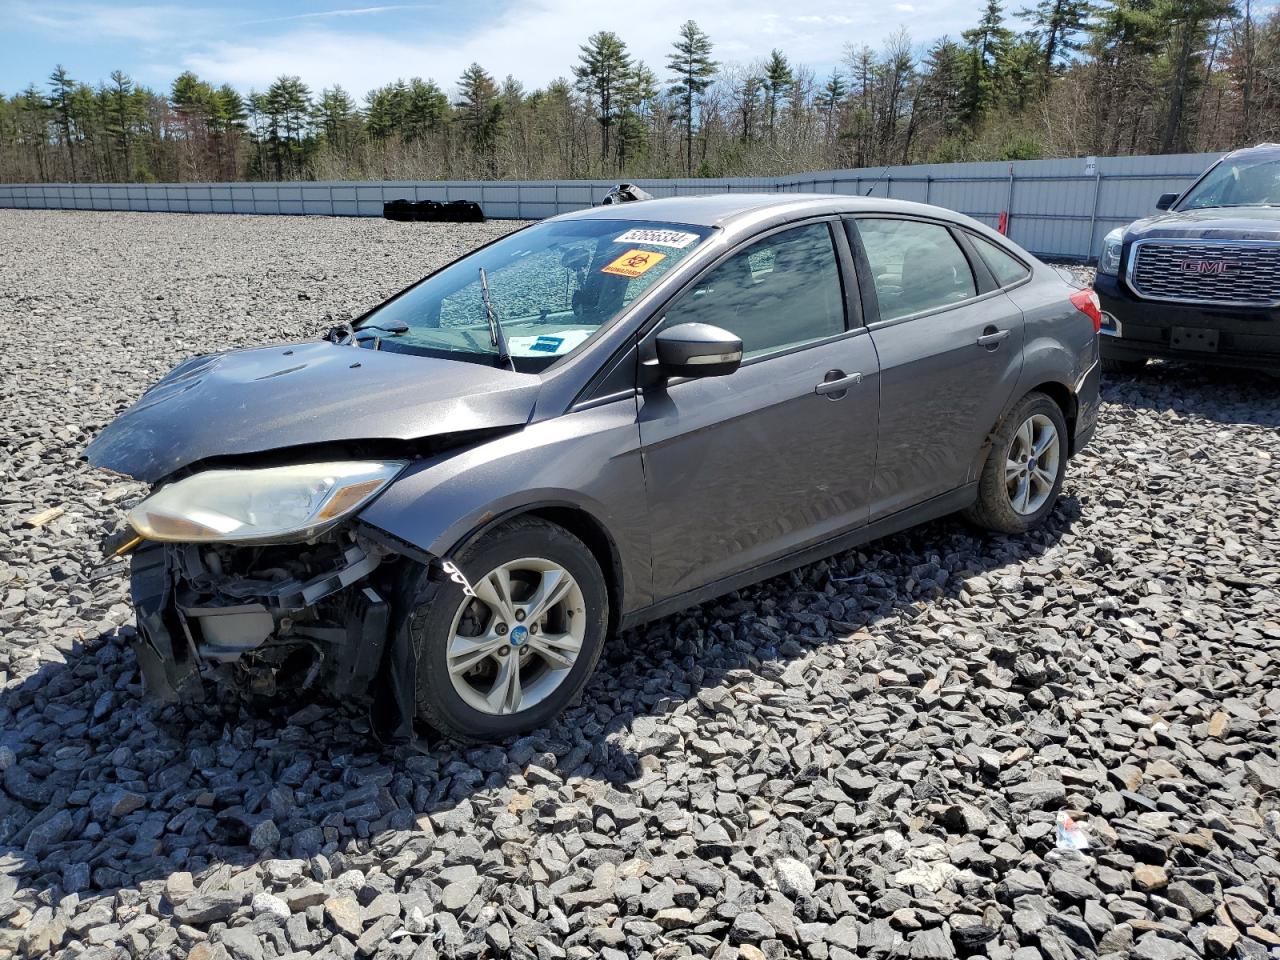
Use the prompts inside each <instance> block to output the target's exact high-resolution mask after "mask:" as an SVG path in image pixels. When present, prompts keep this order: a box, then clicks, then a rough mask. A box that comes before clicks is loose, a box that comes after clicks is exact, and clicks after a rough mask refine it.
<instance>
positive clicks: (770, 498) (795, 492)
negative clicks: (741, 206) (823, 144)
mask: <svg viewBox="0 0 1280 960" xmlns="http://www.w3.org/2000/svg"><path fill="white" fill-rule="evenodd" d="M842 261H843V265H842ZM851 271H852V258H851V256H850V254H849V250H848V247H847V243H846V240H845V238H844V237H843V235H842V234H841V233H840V231H839V224H838V221H817V222H810V223H806V224H802V225H799V226H791V227H787V228H783V229H779V230H776V231H774V232H772V233H770V234H767V235H765V236H763V237H760V238H755V239H753V240H752V241H751V242H749V244H748V245H746V246H745V247H744V248H741V249H739V250H738V251H736V252H734V253H732V254H730V255H729V256H727V257H726V258H724V259H722V260H721V261H720V262H719V263H718V264H717V265H715V266H713V267H711V268H710V269H709V270H708V271H705V272H704V273H703V274H702V275H701V276H700V277H699V278H698V279H697V280H695V281H693V282H692V283H691V284H690V285H689V286H688V287H686V288H685V290H684V291H683V292H682V293H681V294H679V295H678V296H677V298H676V299H675V300H674V301H673V302H672V303H671V304H670V305H669V307H668V308H667V310H666V311H665V315H664V317H663V319H662V320H661V321H660V322H659V324H658V325H657V326H656V327H655V328H654V331H653V332H654V333H656V331H657V330H659V329H662V328H664V327H670V326H675V325H677V324H682V323H690V322H698V323H710V324H713V325H715V326H718V327H722V328H724V329H725V330H728V331H730V332H732V333H734V334H735V335H737V336H738V337H740V338H741V339H742V341H743V363H742V366H741V367H740V368H739V369H738V370H737V371H736V372H734V373H733V374H731V375H729V376H725V377H706V378H700V379H689V380H682V381H677V382H670V383H667V384H666V385H665V386H661V387H658V388H656V389H655V388H646V389H645V390H644V391H643V392H642V399H641V406H640V414H639V419H640V440H641V445H642V459H643V464H644V471H645V489H646V493H647V496H648V503H649V515H650V517H651V518H652V526H651V538H652V543H653V567H654V597H655V599H662V598H667V597H672V596H675V595H677V594H681V593H684V592H686V591H689V590H693V589H696V588H697V587H700V586H704V585H706V584H710V583H713V582H716V581H719V580H722V579H723V578H725V577H727V576H730V575H732V574H734V573H737V572H741V571H744V570H748V569H750V568H752V567H756V566H758V565H760V564H762V563H765V562H768V561H769V560H772V559H775V558H778V557H781V556H783V555H785V554H787V553H790V552H792V551H794V550H796V549H799V548H800V547H802V546H804V545H807V544H811V543H814V542H817V541H820V540H823V539H826V538H828V537H831V536H833V535H835V534H838V533H839V532H841V531H844V530H846V529H849V528H851V527H856V526H858V525H859V524H862V523H865V522H866V519H867V509H868V496H869V493H870V489H871V478H872V475H873V471H874V465H875V424H876V415H877V397H878V389H877V382H876V380H877V376H876V358H875V349H874V347H873V346H872V344H871V339H870V337H869V336H868V335H867V332H866V330H865V328H864V327H862V325H861V324H860V322H855V323H854V324H852V325H851V324H849V323H848V321H847V319H846V313H847V307H848V306H849V299H850V298H849V297H848V296H847V293H846V284H847V287H848V289H849V290H852V289H853V280H852V277H848V276H847V274H848V273H850V272H851ZM854 302H855V303H856V301H854ZM650 336H652V333H651V334H650Z"/></svg>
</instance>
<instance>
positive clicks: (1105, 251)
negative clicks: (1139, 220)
mask: <svg viewBox="0 0 1280 960" xmlns="http://www.w3.org/2000/svg"><path fill="white" fill-rule="evenodd" d="M1123 249H1124V229H1123V228H1122V227H1116V229H1114V230H1112V231H1111V232H1110V233H1108V234H1107V235H1106V236H1105V237H1103V238H1102V253H1101V254H1099V255H1098V272H1099V273H1109V274H1111V275H1112V276H1115V275H1116V274H1117V273H1119V272H1120V251H1121V250H1123Z"/></svg>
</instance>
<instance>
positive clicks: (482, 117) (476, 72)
mask: <svg viewBox="0 0 1280 960" xmlns="http://www.w3.org/2000/svg"><path fill="white" fill-rule="evenodd" d="M455 106H456V107H457V109H458V117H457V119H458V121H459V122H460V123H461V124H462V126H463V129H464V130H465V131H466V135H467V139H468V140H470V142H471V147H472V149H473V150H474V151H475V154H476V156H477V157H478V158H479V159H480V161H481V163H482V165H483V167H484V172H485V173H486V174H487V175H488V176H493V175H494V174H495V173H496V157H495V147H496V144H497V136H498V127H499V124H500V122H501V118H502V105H501V103H500V102H499V100H498V85H497V84H496V83H494V81H493V77H492V76H490V75H489V73H488V71H486V70H485V69H484V67H482V66H480V64H478V63H473V64H471V66H469V67H467V69H466V70H464V71H462V76H461V77H459V78H458V100H457V102H456V103H455Z"/></svg>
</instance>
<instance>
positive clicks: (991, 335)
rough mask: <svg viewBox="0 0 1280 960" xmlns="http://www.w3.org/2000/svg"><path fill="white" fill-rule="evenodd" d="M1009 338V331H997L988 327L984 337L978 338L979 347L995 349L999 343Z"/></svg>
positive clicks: (983, 333) (983, 334)
mask: <svg viewBox="0 0 1280 960" xmlns="http://www.w3.org/2000/svg"><path fill="white" fill-rule="evenodd" d="M1007 336H1009V331H1008V330H997V329H996V328H995V327H987V329H986V330H984V331H983V332H982V336H980V337H979V338H978V345H979V346H981V347H994V346H995V345H996V344H997V343H999V342H1000V341H1001V340H1003V339H1004V338H1005V337H1007Z"/></svg>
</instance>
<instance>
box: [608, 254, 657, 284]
mask: <svg viewBox="0 0 1280 960" xmlns="http://www.w3.org/2000/svg"><path fill="white" fill-rule="evenodd" d="M666 258H667V255H666V254H665V253H654V252H653V251H652V250H628V251H627V252H626V253H624V254H623V255H622V256H620V257H619V258H618V259H617V260H614V261H613V262H612V263H610V264H608V265H607V266H603V267H601V268H600V272H601V273H614V274H617V275H618V276H620V277H630V278H631V279H632V280H634V279H635V278H636V277H639V276H643V275H644V274H645V272H646V271H648V270H651V269H652V268H654V267H656V266H657V265H658V263H659V262H660V261H662V260H665V259H666Z"/></svg>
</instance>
